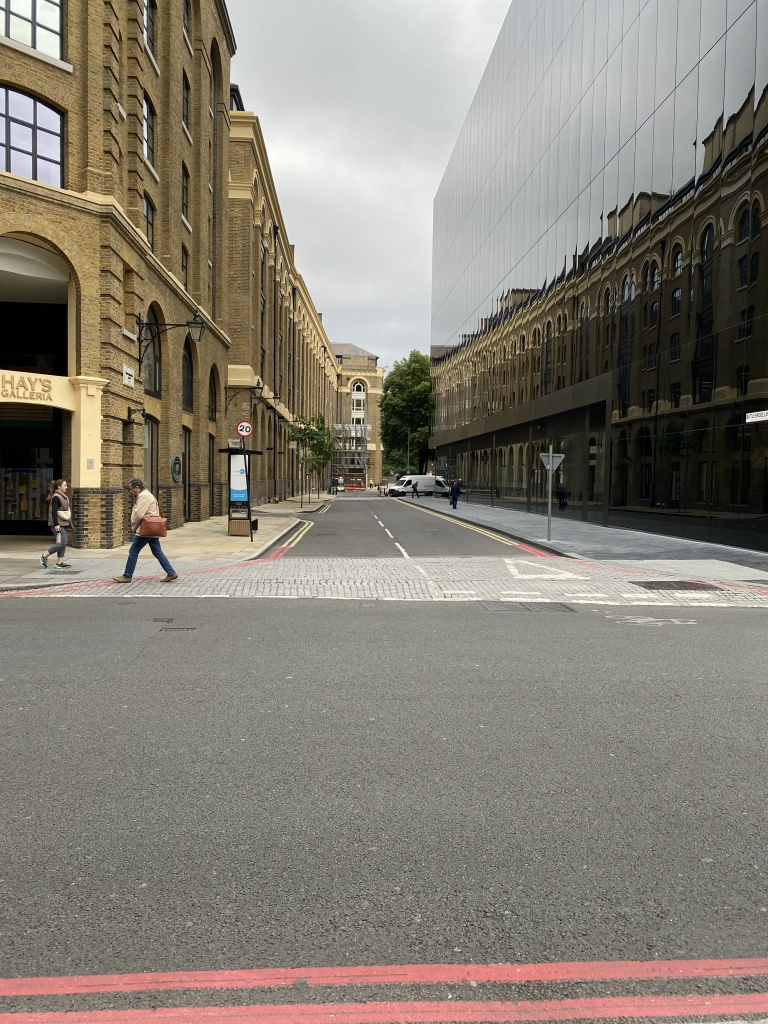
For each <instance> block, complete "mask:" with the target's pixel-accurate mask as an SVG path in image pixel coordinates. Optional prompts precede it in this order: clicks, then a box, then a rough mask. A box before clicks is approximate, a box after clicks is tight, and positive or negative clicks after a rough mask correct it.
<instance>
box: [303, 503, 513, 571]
mask: <svg viewBox="0 0 768 1024" xmlns="http://www.w3.org/2000/svg"><path fill="white" fill-rule="evenodd" d="M370 493H371V496H370V497H369V498H362V497H357V496H354V497H353V496H345V495H339V497H338V498H337V499H336V500H335V501H334V502H332V503H331V504H330V507H329V509H328V511H327V512H324V513H314V514H311V515H307V516H305V518H306V519H311V520H312V523H313V526H312V529H311V530H310V531H309V532H308V533H307V534H306V535H305V536H304V537H303V538H302V540H301V542H300V543H299V544H297V545H296V547H295V548H292V549H291V551H290V553H289V557H295V558H332V557H337V556H338V557H341V556H344V557H347V558H349V557H360V558H363V557H368V558H388V557H392V558H402V557H404V556H403V551H405V552H406V553H407V554H408V555H410V556H411V557H414V558H416V557H422V558H425V557H430V556H435V557H436V556H440V555H443V556H445V555H447V556H453V557H457V556H459V557H464V558H466V557H468V556H476V557H483V556H492V557H496V558H498V557H504V558H513V557H515V556H516V555H518V554H521V553H523V554H524V557H530V556H529V555H528V554H525V553H524V552H521V549H520V548H518V547H516V546H515V545H514V544H513V543H511V542H510V540H509V538H508V537H502V536H501V535H496V534H494V533H493V532H492V531H490V530H485V529H483V528H482V527H481V528H479V529H478V528H467V526H462V525H461V524H459V523H455V524H454V523H450V522H448V521H447V520H446V519H445V518H444V517H443V516H438V515H434V514H431V513H430V512H429V511H425V510H424V509H423V508H422V507H421V505H420V502H419V500H418V499H408V502H407V505H408V506H409V507H406V503H405V502H402V501H398V500H397V499H395V498H385V497H379V495H378V494H377V493H376V492H375V491H373V492H370ZM411 505H413V506H415V507H410V506H411ZM449 509H450V505H449V503H448V501H446V502H445V511H448V510H449ZM398 544H399V545H400V547H398V546H397V545H398Z"/></svg>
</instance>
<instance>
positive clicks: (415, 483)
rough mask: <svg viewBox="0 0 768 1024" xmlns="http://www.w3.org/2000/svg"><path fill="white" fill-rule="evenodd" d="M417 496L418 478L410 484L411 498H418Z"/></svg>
mask: <svg viewBox="0 0 768 1024" xmlns="http://www.w3.org/2000/svg"><path fill="white" fill-rule="evenodd" d="M418 496H419V481H418V480H414V481H413V483H412V484H411V497H412V498H418Z"/></svg>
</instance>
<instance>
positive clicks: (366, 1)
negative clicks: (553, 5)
mask: <svg viewBox="0 0 768 1024" xmlns="http://www.w3.org/2000/svg"><path fill="white" fill-rule="evenodd" d="M509 2H510V0H228V2H227V6H228V9H229V13H230V17H231V19H232V24H233V27H234V30H235V35H236V37H237V43H238V53H237V56H236V57H235V60H234V63H233V66H232V81H233V82H237V83H238V85H239V86H240V90H241V92H242V95H243V100H244V102H245V107H246V109H247V110H253V111H254V112H255V113H257V114H258V115H259V118H260V121H261V127H262V130H263V132H264V137H265V139H266V143H267V148H268V151H269V156H270V160H271V164H272V171H273V173H274V176H275V180H276V183H277V190H278V195H279V197H280V205H281V207H282V211H283V216H284V217H285V220H286V227H287V230H288V237H289V239H290V241H291V242H293V243H294V244H295V246H296V262H297V265H298V268H299V270H300V271H301V273H302V274H303V275H304V279H305V281H306V282H307V286H308V288H309V290H310V293H311V294H312V297H313V299H314V301H315V304H316V306H317V308H318V309H319V310H320V311H321V312H322V313H323V323H324V324H325V327H326V330H327V331H328V336H329V337H330V339H331V341H332V342H333V341H343V342H351V343H353V344H356V345H361V346H362V347H363V348H367V349H369V350H370V351H372V352H375V353H376V354H377V355H379V356H380V357H381V359H380V362H381V363H382V364H383V365H385V366H391V365H392V363H393V362H394V360H395V359H400V358H402V357H403V356H405V355H407V354H408V352H410V351H411V349H413V348H417V349H420V350H421V351H423V352H428V351H429V321H430V289H431V249H432V200H433V198H434V195H435V192H436V191H437V187H438V185H439V183H440V179H441V177H442V174H443V171H444V169H445V166H446V164H447V162H448V157H449V156H450V153H451V150H452V149H453V145H454V142H455V141H456V138H457V136H458V133H459V130H460V128H461V125H462V123H463V121H464V118H465V116H466V113H467V111H468V109H469V104H470V103H471V101H472V97H473V95H474V93H475V90H476V88H477V86H478V83H479V81H480V77H481V75H482V72H483V69H484V68H485V65H486V63H487V61H488V58H489V57H490V54H491V49H492V47H493V44H494V42H495V40H496V36H497V35H498V33H499V30H500V28H501V24H502V22H503V20H504V16H505V14H506V12H507V8H508V7H509Z"/></svg>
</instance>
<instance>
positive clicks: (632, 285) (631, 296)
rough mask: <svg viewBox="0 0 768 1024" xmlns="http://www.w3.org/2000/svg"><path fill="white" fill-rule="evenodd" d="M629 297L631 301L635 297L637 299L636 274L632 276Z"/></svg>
mask: <svg viewBox="0 0 768 1024" xmlns="http://www.w3.org/2000/svg"><path fill="white" fill-rule="evenodd" d="M629 296H630V298H631V299H634V297H635V275H634V274H632V276H631V277H630V279H629Z"/></svg>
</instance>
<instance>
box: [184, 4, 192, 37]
mask: <svg viewBox="0 0 768 1024" xmlns="http://www.w3.org/2000/svg"><path fill="white" fill-rule="evenodd" d="M181 17H182V25H183V26H184V33H185V35H186V36H187V39H189V37H190V36H191V35H192V32H191V27H192V12H191V10H190V3H189V0H184V7H183V9H182V15H181Z"/></svg>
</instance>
